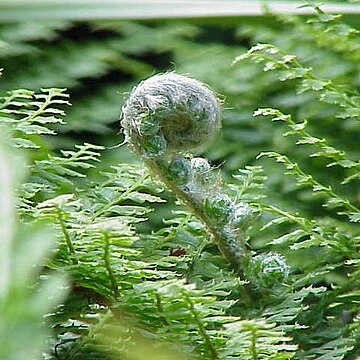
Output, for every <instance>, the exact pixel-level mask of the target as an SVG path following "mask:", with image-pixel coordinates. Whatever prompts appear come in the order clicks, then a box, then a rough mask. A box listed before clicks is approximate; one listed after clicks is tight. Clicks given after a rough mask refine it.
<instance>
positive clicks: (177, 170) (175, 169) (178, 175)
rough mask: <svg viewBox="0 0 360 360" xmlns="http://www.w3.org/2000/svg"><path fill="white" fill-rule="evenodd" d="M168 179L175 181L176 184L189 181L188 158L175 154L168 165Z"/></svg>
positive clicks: (189, 168)
mask: <svg viewBox="0 0 360 360" xmlns="http://www.w3.org/2000/svg"><path fill="white" fill-rule="evenodd" d="M167 171H168V173H167V177H168V179H170V180H172V181H175V182H176V183H177V184H178V185H185V184H187V183H188V182H189V181H190V177H191V165H190V160H188V159H186V158H184V157H183V156H175V157H174V158H173V159H172V160H171V162H170V164H169V167H168V170H167Z"/></svg>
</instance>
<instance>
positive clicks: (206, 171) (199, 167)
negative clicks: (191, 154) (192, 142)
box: [191, 157, 216, 186]
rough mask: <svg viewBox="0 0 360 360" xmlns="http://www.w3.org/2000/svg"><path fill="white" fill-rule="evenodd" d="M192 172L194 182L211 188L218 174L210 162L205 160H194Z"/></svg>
mask: <svg viewBox="0 0 360 360" xmlns="http://www.w3.org/2000/svg"><path fill="white" fill-rule="evenodd" d="M191 171H192V175H193V179H194V181H195V182H197V183H198V184H200V185H202V186H209V185H211V184H215V182H216V174H215V173H214V171H213V169H211V166H210V164H209V162H208V161H207V160H206V159H204V158H201V157H195V158H192V159H191Z"/></svg>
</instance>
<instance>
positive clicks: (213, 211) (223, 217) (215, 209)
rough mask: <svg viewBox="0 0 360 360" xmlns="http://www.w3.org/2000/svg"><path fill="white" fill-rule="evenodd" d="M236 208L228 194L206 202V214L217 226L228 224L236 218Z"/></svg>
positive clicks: (219, 195) (216, 196)
mask: <svg viewBox="0 0 360 360" xmlns="http://www.w3.org/2000/svg"><path fill="white" fill-rule="evenodd" d="M234 211H235V206H234V202H233V201H232V200H231V198H230V197H229V196H228V195H226V194H218V195H215V196H214V197H213V198H210V199H206V200H205V214H206V215H207V216H208V217H209V218H210V219H212V220H213V221H214V222H216V223H217V224H226V223H228V222H229V220H230V219H231V218H232V217H233V216H234Z"/></svg>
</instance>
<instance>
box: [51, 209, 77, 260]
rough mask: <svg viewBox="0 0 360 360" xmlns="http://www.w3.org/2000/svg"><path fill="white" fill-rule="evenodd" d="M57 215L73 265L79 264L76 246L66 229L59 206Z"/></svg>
mask: <svg viewBox="0 0 360 360" xmlns="http://www.w3.org/2000/svg"><path fill="white" fill-rule="evenodd" d="M56 213H57V216H58V221H59V225H60V228H61V232H62V233H63V235H64V238H65V242H66V245H67V248H68V250H69V253H70V255H71V261H72V263H73V264H77V263H78V260H77V258H76V251H75V248H74V245H73V243H72V241H71V238H70V234H69V232H68V231H67V229H66V224H65V220H64V217H63V214H62V211H61V210H60V208H59V207H58V206H57V207H56Z"/></svg>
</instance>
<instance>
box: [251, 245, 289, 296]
mask: <svg viewBox="0 0 360 360" xmlns="http://www.w3.org/2000/svg"><path fill="white" fill-rule="evenodd" d="M247 273H248V276H249V278H250V279H252V283H253V284H255V285H257V286H258V287H259V288H262V289H271V288H272V287H274V286H276V285H277V284H281V283H283V282H284V281H285V280H286V279H287V277H288V275H289V266H288V265H287V263H286V260H285V258H284V257H283V256H282V255H280V254H278V253H276V252H270V253H267V254H260V255H257V256H255V257H253V258H252V259H251V260H250V263H249V268H248V269H247Z"/></svg>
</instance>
